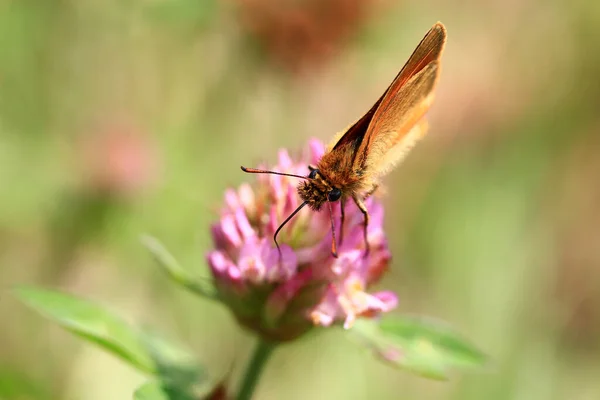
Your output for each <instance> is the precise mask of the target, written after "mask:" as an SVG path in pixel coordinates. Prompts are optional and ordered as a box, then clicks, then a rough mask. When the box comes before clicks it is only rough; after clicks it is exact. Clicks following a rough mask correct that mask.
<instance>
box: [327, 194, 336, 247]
mask: <svg viewBox="0 0 600 400" xmlns="http://www.w3.org/2000/svg"><path fill="white" fill-rule="evenodd" d="M327 204H328V205H329V217H330V218H331V255H332V256H334V257H335V258H337V256H338V254H337V244H336V242H335V224H334V223H333V222H334V221H333V207H332V206H331V202H330V201H328V202H327Z"/></svg>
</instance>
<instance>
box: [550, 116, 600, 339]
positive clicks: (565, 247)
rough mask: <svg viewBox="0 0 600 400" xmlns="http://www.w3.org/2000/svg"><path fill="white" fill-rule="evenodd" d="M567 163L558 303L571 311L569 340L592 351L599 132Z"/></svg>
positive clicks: (599, 229)
mask: <svg viewBox="0 0 600 400" xmlns="http://www.w3.org/2000/svg"><path fill="white" fill-rule="evenodd" d="M591 129H592V133H591V134H588V135H586V136H585V137H583V138H582V139H581V140H580V141H579V143H577V145H576V146H575V147H574V149H573V151H572V152H571V154H570V156H569V157H568V159H567V162H566V165H565V166H564V167H565V171H564V174H563V177H562V178H563V179H562V182H563V184H562V185H560V184H559V185H557V186H556V187H555V188H554V189H555V193H558V195H559V203H560V204H559V207H560V208H559V209H560V210H565V211H563V212H562V214H560V215H559V216H558V229H557V231H558V238H557V243H558V254H557V256H558V262H559V264H558V277H557V293H558V300H559V302H560V303H561V305H562V306H563V308H564V310H565V311H566V315H565V316H566V320H565V330H566V335H567V340H569V342H572V343H573V344H577V345H578V346H582V347H584V348H586V349H589V346H592V345H594V346H598V345H599V343H598V337H600V184H599V183H598V182H599V181H598V171H600V158H599V157H598V151H600V138H599V137H598V135H597V132H598V126H596V127H591Z"/></svg>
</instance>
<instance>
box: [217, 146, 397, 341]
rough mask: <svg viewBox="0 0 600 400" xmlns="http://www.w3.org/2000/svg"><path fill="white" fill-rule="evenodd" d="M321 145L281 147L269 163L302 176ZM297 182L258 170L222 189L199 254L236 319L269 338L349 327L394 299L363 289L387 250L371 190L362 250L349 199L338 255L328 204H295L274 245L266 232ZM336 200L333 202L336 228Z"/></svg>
mask: <svg viewBox="0 0 600 400" xmlns="http://www.w3.org/2000/svg"><path fill="white" fill-rule="evenodd" d="M324 151H325V149H324V147H323V144H322V143H320V142H319V141H317V140H311V141H310V142H309V145H308V150H307V151H305V152H304V154H302V155H301V157H300V158H299V160H298V161H294V160H292V158H291V157H290V156H289V154H288V152H287V151H285V150H281V151H280V152H279V163H278V165H277V166H276V167H275V169H274V170H275V171H279V172H285V173H291V174H297V175H303V176H305V175H306V174H307V173H308V168H307V166H308V165H310V164H316V163H317V161H318V160H319V159H320V157H321V156H322V155H323V153H324ZM297 185H298V179H297V178H293V177H286V176H280V175H259V176H258V178H257V182H256V184H255V185H252V186H251V185H249V184H243V185H241V186H240V187H239V188H238V189H237V190H233V189H229V190H228V191H227V192H226V193H225V206H224V207H223V210H222V212H221V218H220V220H219V221H218V222H216V223H215V224H214V225H213V226H212V237H213V242H214V250H212V251H210V252H209V253H208V255H207V258H208V263H209V266H210V268H211V271H212V273H213V275H214V278H215V283H216V287H217V290H218V292H219V295H220V297H221V299H222V301H223V302H225V303H226V304H227V305H228V306H229V308H230V309H231V310H232V312H233V313H234V315H235V316H236V318H237V319H238V321H240V323H241V324H242V325H244V326H246V327H247V328H249V329H251V330H253V331H256V332H258V333H260V334H261V335H263V336H264V337H266V338H268V339H271V340H280V341H281V340H291V339H293V338H296V337H298V336H300V335H301V334H303V333H305V332H307V331H308V330H310V329H311V328H312V327H314V326H329V325H332V324H335V323H340V324H343V326H344V327H345V328H350V327H351V326H352V323H353V322H354V321H355V320H356V318H359V317H362V316H375V315H377V314H379V313H381V312H387V311H389V310H391V309H392V308H394V307H395V305H396V303H397V299H396V296H395V295H394V294H393V293H391V292H379V293H368V292H367V289H368V287H369V285H371V284H372V283H374V282H376V281H377V280H378V279H379V278H380V277H381V275H382V274H383V272H384V271H385V270H386V268H387V266H388V263H389V261H390V258H391V254H390V252H389V249H388V247H387V241H386V238H385V234H384V232H383V229H382V222H383V207H382V206H381V204H380V203H378V202H377V201H376V200H375V199H373V198H369V199H367V200H366V201H365V204H366V206H367V209H368V210H369V214H370V216H371V219H370V222H369V226H368V230H367V235H368V241H369V244H370V251H369V253H368V254H366V253H365V243H364V237H363V215H362V213H361V212H360V210H359V209H358V207H356V205H354V203H353V202H351V201H349V202H346V205H345V222H344V226H343V230H344V234H343V238H344V240H343V242H342V243H338V258H334V257H333V256H332V255H331V240H332V236H331V235H332V232H331V220H330V215H329V209H328V208H324V209H323V210H322V211H320V212H314V211H312V210H310V209H307V208H305V209H302V210H301V211H300V212H299V213H298V214H297V215H296V216H295V217H294V218H293V219H291V220H290V221H289V222H288V223H287V224H286V225H285V226H284V227H283V229H282V230H281V231H280V233H279V236H278V240H279V242H280V243H281V254H280V253H279V252H278V250H277V248H276V247H275V244H274V243H273V235H274V233H275V231H276V230H277V228H278V227H279V225H280V224H281V222H282V221H284V219H285V218H286V217H287V216H288V215H290V214H291V213H292V212H293V211H294V210H295V209H296V208H297V207H298V206H299V204H300V199H299V197H298V194H297ZM340 204H341V203H340V202H336V203H333V205H334V207H333V208H334V220H335V226H334V228H335V230H336V232H338V233H339V232H340V228H341V227H340ZM365 254H366V255H365Z"/></svg>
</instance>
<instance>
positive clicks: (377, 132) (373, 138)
mask: <svg viewBox="0 0 600 400" xmlns="http://www.w3.org/2000/svg"><path fill="white" fill-rule="evenodd" d="M445 42H446V28H445V27H444V25H443V24H442V23H440V22H438V23H437V24H435V25H434V26H433V27H432V28H431V29H430V30H429V32H427V34H426V35H425V37H424V38H423V40H421V42H420V43H419V45H418V46H417V48H416V49H415V51H414V52H413V54H412V55H411V56H410V58H409V59H408V61H407V62H406V64H405V65H404V67H402V69H401V70H400V72H399V73H398V75H397V76H396V78H394V80H393V81H392V83H391V85H390V86H389V87H388V89H387V90H386V91H385V92H384V94H383V95H382V96H381V97H380V98H379V100H377V102H376V103H375V104H374V105H373V107H371V109H370V110H369V111H368V112H367V113H366V114H365V115H364V116H363V117H362V118H360V119H359V120H358V121H357V122H355V123H354V124H353V125H351V126H350V128H348V129H347V130H346V131H345V133H343V135H342V136H341V138H339V140H337V142H335V145H334V146H333V147H332V151H335V150H338V151H342V152H346V151H348V152H351V153H352V154H353V157H352V167H353V169H354V170H356V171H364V170H365V169H372V168H378V166H376V165H375V163H374V161H379V162H383V161H384V160H385V161H386V164H388V165H393V162H391V161H392V160H391V159H390V157H391V155H392V154H399V153H402V151H400V150H398V149H394V151H392V153H390V154H387V153H388V151H389V150H392V147H393V146H395V145H397V144H398V143H399V142H400V141H401V139H402V138H406V139H409V138H415V137H420V136H423V134H424V133H425V131H426V124H425V123H417V122H418V121H419V120H420V118H421V117H422V115H423V114H424V113H425V111H426V110H427V108H428V107H429V104H430V102H431V100H433V98H431V99H430V100H429V102H428V103H429V104H427V102H423V100H425V98H426V97H428V96H429V95H430V94H431V92H432V91H433V88H434V86H435V82H436V80H437V75H438V70H439V68H438V66H437V60H439V58H440V57H441V54H442V51H443V48H444V44H445ZM415 90H417V92H414V91H415ZM425 105H426V107H423V106H425ZM406 114H409V115H406ZM417 117H418V118H417ZM413 126H414V129H413ZM386 146H388V147H386ZM408 147H410V146H408ZM406 151H408V148H407V149H406V150H405V151H404V153H406ZM392 158H393V157H392ZM396 158H397V157H396ZM379 168H380V169H381V167H379Z"/></svg>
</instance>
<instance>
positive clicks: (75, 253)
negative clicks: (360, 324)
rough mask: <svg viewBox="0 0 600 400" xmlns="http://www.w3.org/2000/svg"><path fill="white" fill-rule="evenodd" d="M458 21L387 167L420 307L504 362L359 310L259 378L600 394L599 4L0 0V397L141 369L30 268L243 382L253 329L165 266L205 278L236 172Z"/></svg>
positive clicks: (81, 389) (297, 385) (281, 382)
mask: <svg viewBox="0 0 600 400" xmlns="http://www.w3.org/2000/svg"><path fill="white" fill-rule="evenodd" d="M438 20H440V21H442V22H444V23H445V25H446V27H447V28H448V34H449V41H448V44H447V47H446V51H445V54H444V57H443V71H442V76H441V81H440V84H439V87H438V92H437V100H436V102H435V103H434V106H433V108H432V110H431V112H430V133H429V135H428V137H427V138H426V140H424V141H423V142H422V143H421V144H420V145H419V146H417V147H416V148H415V150H414V151H413V152H412V153H411V155H410V156H409V157H408V159H407V161H406V162H405V163H404V164H403V165H402V167H401V168H397V169H396V170H395V171H394V172H392V173H391V174H390V175H389V176H388V177H387V178H386V180H385V184H386V186H387V195H386V196H385V197H384V202H385V203H386V205H387V218H386V228H387V232H388V235H389V238H390V241H391V247H392V249H393V251H394V257H395V258H394V262H393V265H392V269H391V271H390V272H389V274H388V275H387V278H386V279H385V280H384V281H383V282H382V283H381V284H380V286H381V287H382V288H391V289H394V290H396V291H398V293H399V297H400V299H401V303H400V306H399V311H400V312H408V313H420V314H426V315H431V316H436V317H440V318H443V319H445V320H447V321H448V322H450V323H451V324H452V325H454V326H455V327H457V329H458V330H460V331H461V332H463V333H464V334H465V335H467V336H468V337H469V338H471V339H472V340H473V341H474V342H475V343H477V344H478V345H479V346H480V347H481V348H482V349H484V350H485V351H486V352H488V353H489V354H490V356H491V357H492V359H493V365H492V366H491V367H490V368H489V369H488V370H486V371H484V372H482V373H476V374H464V375H463V374H455V375H454V376H453V379H452V380H451V381H450V382H447V383H440V382H432V381H428V380H426V379H423V378H419V377H415V376H412V375H409V374H407V373H404V372H401V371H396V370H392V369H390V368H388V367H386V366H384V365H381V364H380V363H379V362H378V361H377V360H375V359H374V358H372V357H371V356H370V355H369V354H366V353H365V352H363V351H362V350H360V349H358V348H356V346H355V345H354V344H353V343H350V342H348V341H347V340H346V339H345V338H344V337H343V336H342V335H340V333H339V332H338V331H331V332H326V333H324V334H322V335H318V336H311V337H309V338H307V339H305V340H302V341H300V342H298V343H294V344H291V345H288V346H285V347H282V348H280V349H279V350H278V351H277V353H276V354H275V356H274V358H273V359H272V360H271V361H270V364H269V366H268V368H267V371H266V375H265V376H264V378H263V380H262V381H261V383H260V388H259V391H258V394H257V398H259V399H283V398H285V399H305V398H315V399H334V398H335V399H337V398H340V399H366V398H377V399H484V398H485V399H519V400H521V399H527V400H533V399H544V400H547V399H570V400H571V399H572V400H585V399H599V398H600V379H599V378H600V156H599V154H600V78H599V71H600V51H599V49H600V34H599V33H598V29H597V27H598V25H599V24H600V3H598V2H596V1H592V0H587V1H584V0H575V1H570V2H568V1H546V0H524V1H514V0H513V1H502V0H486V1H476V0H463V1H443V0H426V1H418V2H417V1H400V2H393V1H391V0H390V1H386V0H313V1H309V0H305V1H301V0H295V1H292V0H286V1H271V0H229V1H225V0H223V1H219V0H145V1H142V0H128V1H116V0H105V1H101V0H60V1H59V0H54V1H49V0H13V1H11V0H0V185H1V187H2V196H1V197H0V321H2V329H1V330H0V398H2V399H90V400H93V399H128V398H131V393H132V392H133V390H134V388H135V387H137V386H138V385H139V384H141V383H142V382H143V380H144V378H143V377H142V376H141V375H139V374H137V373H136V372H134V371H133V370H132V369H130V368H129V367H127V366H125V365H124V364H122V363H121V362H120V361H119V360H117V359H116V358H113V357H112V356H109V355H106V354H105V353H103V352H102V351H100V350H98V349H96V348H94V347H93V346H91V345H89V344H86V343H83V342H82V341H80V340H79V339H77V338H75V337H74V336H72V335H70V334H68V333H66V332H64V331H62V330H61V329H60V328H58V327H57V326H55V325H54V324H53V323H51V322H48V321H46V320H44V319H42V318H40V317H39V316H38V315H37V314H35V313H34V312H31V311H30V310H28V309H26V308H25V307H24V306H23V305H21V304H20V303H18V302H17V301H16V300H15V299H14V297H13V296H12V295H11V294H10V288H11V287H13V286H14V285H16V284H20V283H28V284H38V285H44V286H48V287H55V288H61V289H63V290H66V291H69V292H71V293H77V294H81V295H83V296H85V297H87V298H90V299H95V300H97V301H100V302H101V303H102V304H105V305H107V306H108V307H109V308H111V309H113V310H115V311H116V312H118V313H119V314H120V315H122V316H124V317H126V318H128V319H129V320H131V321H134V322H135V323H137V324H140V325H150V326H153V327H155V328H156V329H157V330H160V331H162V332H165V333H166V334H167V335H168V336H169V337H172V338H176V339H179V340H181V341H183V342H185V343H186V344H187V345H189V346H190V347H191V348H192V349H194V351H195V353H196V354H197V355H198V357H199V358H200V360H202V362H203V363H204V364H206V365H207V366H208V368H209V369H210V370H211V371H212V372H213V374H215V375H219V374H221V375H225V374H228V373H229V371H230V370H231V369H232V368H233V372H232V373H231V379H230V380H231V382H232V384H235V383H236V382H237V381H238V380H239V372H240V371H241V368H243V366H244V364H245V362H246V359H247V356H248V354H249V350H250V348H251V346H252V344H253V340H252V338H251V337H250V336H249V335H247V334H245V333H244V332H240V330H239V328H237V327H236V325H235V323H234V321H233V319H232V318H231V316H230V315H229V314H228V312H227V310H225V309H224V308H222V307H220V306H218V305H216V304H213V303H209V302H207V301H203V300H199V299H197V298H195V297H193V296H192V295H189V294H188V293H184V292H182V291H181V290H179V289H177V288H175V287H174V285H172V284H171V283H169V282H167V281H166V279H165V278H164V276H163V275H162V273H160V272H159V271H158V270H157V269H156V268H155V267H154V265H153V264H152V262H151V260H150V257H149V256H148V255H147V253H146V251H145V250H144V249H143V248H142V246H141V245H140V244H139V241H138V237H139V235H140V234H141V233H144V232H147V233H150V234H153V235H155V236H157V237H159V238H160V239H161V240H162V241H163V242H164V243H165V244H166V245H167V246H168V247H169V248H170V249H171V250H172V251H173V253H174V254H176V255H177V256H178V258H179V259H180V261H181V262H182V263H183V264H184V265H185V266H187V267H188V268H190V269H192V270H194V271H197V272H198V273H201V274H204V275H207V271H206V267H205V263H204V254H205V252H206V251H207V250H208V249H209V247H210V237H209V230H208V225H209V223H210V222H211V221H213V220H215V218H216V211H217V210H218V209H219V204H220V202H221V199H222V194H223V191H224V189H225V188H227V187H229V186H233V185H237V184H239V183H241V182H245V181H251V180H252V179H254V178H253V177H250V176H247V175H244V174H243V173H242V172H241V171H240V170H239V165H241V164H244V165H249V166H252V165H256V164H257V163H258V162H260V161H266V162H275V161H276V154H277V153H276V152H277V149H278V148H280V147H286V148H290V149H297V148H300V147H301V146H303V145H304V144H305V143H306V141H307V139H308V138H309V137H312V136H315V137H318V138H320V139H322V140H325V141H328V140H329V138H330V137H331V136H332V135H333V134H334V133H335V132H337V131H338V130H340V129H342V128H344V127H346V126H347V125H348V124H349V123H350V122H352V121H354V120H355V119H356V118H358V116H360V115H361V114H362V113H363V112H365V111H366V110H367V109H368V108H369V107H370V106H371V105H372V104H373V102H374V101H375V100H376V99H377V98H378V96H379V95H380V94H381V93H382V91H383V90H384V89H385V88H386V87H387V85H388V84H389V82H390V81H391V79H392V78H393V77H394V76H395V74H396V73H397V71H398V69H399V68H400V67H401V66H402V65H403V63H404V62H405V61H406V59H407V58H408V56H409V55H410V53H411V52H412V50H413V49H414V47H415V46H416V44H417V43H418V42H419V40H420V39H421V38H422V37H423V35H424V34H425V32H426V31H427V30H428V29H429V27H430V26H431V25H432V24H433V23H434V22H436V21H438Z"/></svg>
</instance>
